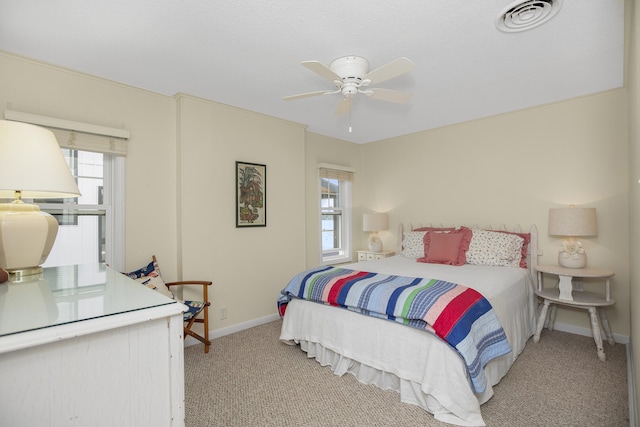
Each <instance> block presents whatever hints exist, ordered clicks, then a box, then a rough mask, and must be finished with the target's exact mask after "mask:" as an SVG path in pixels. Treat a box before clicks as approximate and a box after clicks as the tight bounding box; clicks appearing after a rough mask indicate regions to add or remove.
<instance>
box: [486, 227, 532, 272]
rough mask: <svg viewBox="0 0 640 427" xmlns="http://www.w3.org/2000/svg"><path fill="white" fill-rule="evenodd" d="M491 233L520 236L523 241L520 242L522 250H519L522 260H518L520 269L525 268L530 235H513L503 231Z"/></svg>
mask: <svg viewBox="0 0 640 427" xmlns="http://www.w3.org/2000/svg"><path fill="white" fill-rule="evenodd" d="M491 231H497V232H498V233H506V234H515V235H516V236H520V237H522V238H523V239H524V242H522V248H521V249H520V253H521V254H522V258H520V267H522V268H527V250H528V248H529V242H530V241H531V233H515V232H513V231H504V230H491Z"/></svg>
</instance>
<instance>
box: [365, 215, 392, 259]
mask: <svg viewBox="0 0 640 427" xmlns="http://www.w3.org/2000/svg"><path fill="white" fill-rule="evenodd" d="M387 226H388V225H387V214H385V213H376V212H374V213H370V214H364V217H363V221H362V231H370V232H371V234H370V235H369V250H370V251H372V252H380V251H381V250H382V240H380V236H378V231H384V230H386V229H387Z"/></svg>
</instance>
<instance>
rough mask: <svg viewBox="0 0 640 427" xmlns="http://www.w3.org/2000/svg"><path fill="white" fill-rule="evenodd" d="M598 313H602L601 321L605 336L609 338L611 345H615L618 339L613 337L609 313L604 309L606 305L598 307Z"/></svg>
mask: <svg viewBox="0 0 640 427" xmlns="http://www.w3.org/2000/svg"><path fill="white" fill-rule="evenodd" d="M598 314H600V323H602V329H603V330H604V336H605V338H606V339H607V342H608V343H609V345H615V344H616V341H615V340H614V339H613V334H612V333H611V328H610V327H609V320H608V319H607V313H606V312H605V311H604V307H600V308H598Z"/></svg>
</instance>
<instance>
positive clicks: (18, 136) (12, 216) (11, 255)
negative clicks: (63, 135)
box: [0, 120, 80, 275]
mask: <svg viewBox="0 0 640 427" xmlns="http://www.w3.org/2000/svg"><path fill="white" fill-rule="evenodd" d="M79 195H80V191H79V190H78V186H77V184H76V182H75V179H74V177H73V175H72V174H71V171H70V169H69V166H68V165H67V162H66V160H65V159H64V156H63V155H62V152H61V151H60V146H59V145H58V142H57V140H56V138H55V136H54V135H53V133H52V132H51V131H49V130H47V129H44V128H42V127H39V126H35V125H31V124H27V123H20V122H12V121H7V120H0V199H12V200H13V201H12V202H10V203H0V267H1V268H4V269H5V270H7V271H9V273H13V274H16V275H30V274H36V273H39V272H40V271H41V270H42V269H41V268H40V267H39V266H40V265H41V264H42V263H44V262H45V261H46V259H47V257H48V256H49V253H50V252H51V248H52V247H53V243H54V242H55V238H56V235H57V233H58V222H57V221H56V219H55V218H53V217H52V216H51V215H49V214H48V213H46V212H42V211H40V208H39V207H38V206H37V205H33V204H28V203H24V202H23V201H22V199H23V198H28V199H30V198H37V199H47V198H56V199H57V198H68V197H78V196H79Z"/></svg>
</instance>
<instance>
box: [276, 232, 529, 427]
mask: <svg viewBox="0 0 640 427" xmlns="http://www.w3.org/2000/svg"><path fill="white" fill-rule="evenodd" d="M536 233H537V231H536V229H535V226H534V227H532V229H531V242H530V243H529V253H530V254H533V256H530V257H529V258H528V259H527V262H528V267H529V268H520V267H495V266H478V265H469V264H465V265H462V266H450V265H442V264H426V263H419V262H416V261H415V259H411V258H406V257H404V256H402V255H396V256H394V257H390V258H383V259H380V260H375V261H364V262H360V263H355V264H349V265H345V266H344V267H345V268H351V269H354V270H360V271H369V272H374V273H383V274H396V275H402V276H409V277H424V278H437V279H441V280H445V281H449V282H453V283H459V284H462V285H465V286H468V287H471V288H474V289H476V290H477V291H479V292H480V293H481V294H483V295H484V296H485V298H487V299H488V300H489V302H490V303H491V304H492V306H493V309H494V311H495V313H496V315H497V317H498V319H499V320H500V323H501V324H502V327H503V329H504V331H505V333H506V336H507V339H508V340H509V344H510V345H511V348H512V352H511V353H509V354H507V355H505V356H502V357H500V358H497V359H494V360H492V361H491V362H490V363H489V364H488V365H487V366H486V368H485V375H486V378H487V384H488V385H487V388H486V389H485V390H484V392H482V393H481V394H475V393H474V392H473V391H472V388H471V386H470V383H469V379H468V373H467V369H466V366H465V364H464V362H463V360H462V358H461V357H460V356H459V354H458V353H457V352H455V350H454V349H453V348H452V347H451V346H449V345H448V344H446V343H445V342H444V341H442V340H441V339H440V338H438V337H437V336H435V335H432V334H430V333H428V332H425V331H422V330H418V329H414V328H410V327H407V326H404V325H401V324H399V323H395V322H391V321H386V320H381V319H377V318H373V317H369V316H364V315H361V314H358V313H354V312H351V311H348V310H344V309H339V308H335V307H331V306H328V305H322V304H318V303H315V302H309V301H304V300H299V299H293V300H291V302H289V304H288V306H287V308H286V315H285V316H284V319H283V325H282V331H281V335H280V339H281V340H282V341H284V342H286V343H288V344H299V345H300V347H301V349H302V350H304V351H305V352H307V354H308V357H314V358H315V359H316V360H317V361H318V362H319V363H320V364H322V365H323V366H326V365H329V366H331V369H332V370H333V372H334V373H335V374H337V375H343V374H345V373H347V372H349V373H351V374H353V375H355V376H356V377H357V378H358V380H359V381H360V382H363V383H366V384H375V385H377V386H378V387H381V388H383V389H393V390H396V391H398V392H399V393H400V399H401V401H402V402H405V403H411V404H416V405H418V406H420V407H422V408H423V409H425V410H426V411H428V412H430V413H432V414H433V415H434V416H435V418H436V419H438V420H440V421H443V422H447V423H451V424H456V425H463V426H482V425H485V424H484V421H483V419H482V414H481V411H480V405H481V404H483V403H484V402H486V401H487V400H489V398H491V396H492V395H493V387H492V386H493V385H495V384H497V383H498V382H499V381H500V379H501V378H502V377H503V376H504V375H505V374H506V373H507V371H508V370H509V368H510V367H511V365H512V364H513V362H514V361H515V359H516V358H517V356H518V355H519V354H520V352H521V351H522V350H523V349H524V347H525V345H526V343H527V340H528V339H529V338H530V337H531V336H532V335H533V333H534V332H535V320H536V316H535V313H536V303H535V293H534V289H535V284H534V281H535V277H536V275H535V274H532V271H533V269H534V268H535V262H536V254H537V247H536V245H537V234H536ZM399 235H402V234H401V233H400V234H399ZM341 267H343V266H341ZM498 278H499V279H498Z"/></svg>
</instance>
